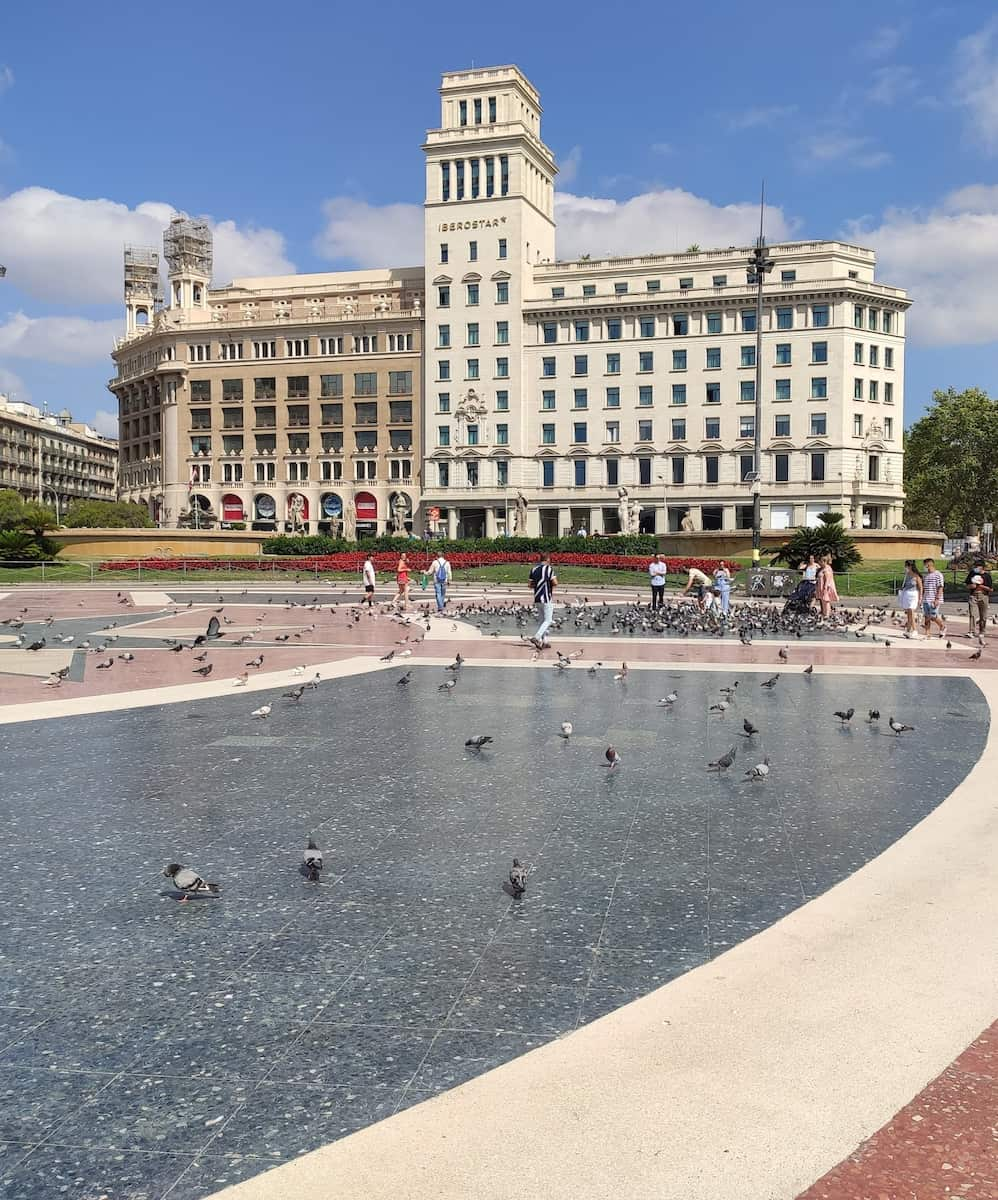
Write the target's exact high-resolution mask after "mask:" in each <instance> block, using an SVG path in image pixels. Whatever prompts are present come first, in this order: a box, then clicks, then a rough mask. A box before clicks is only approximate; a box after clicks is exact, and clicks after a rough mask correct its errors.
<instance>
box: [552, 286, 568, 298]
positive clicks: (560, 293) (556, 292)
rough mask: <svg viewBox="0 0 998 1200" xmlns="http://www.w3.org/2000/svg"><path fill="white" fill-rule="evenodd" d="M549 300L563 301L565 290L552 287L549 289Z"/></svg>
mask: <svg viewBox="0 0 998 1200" xmlns="http://www.w3.org/2000/svg"><path fill="white" fill-rule="evenodd" d="M551 299H552V300H564V299H565V289H564V288H563V287H553V288H552V289H551Z"/></svg>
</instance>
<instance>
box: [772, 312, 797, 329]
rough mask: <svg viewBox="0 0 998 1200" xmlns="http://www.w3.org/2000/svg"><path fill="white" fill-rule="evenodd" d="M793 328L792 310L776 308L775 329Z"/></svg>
mask: <svg viewBox="0 0 998 1200" xmlns="http://www.w3.org/2000/svg"><path fill="white" fill-rule="evenodd" d="M793 327H794V310H793V309H792V308H778V309H777V310H776V328H777V329H793Z"/></svg>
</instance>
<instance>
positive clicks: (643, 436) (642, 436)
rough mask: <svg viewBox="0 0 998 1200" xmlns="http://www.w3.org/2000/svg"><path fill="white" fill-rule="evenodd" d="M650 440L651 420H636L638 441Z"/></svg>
mask: <svg viewBox="0 0 998 1200" xmlns="http://www.w3.org/2000/svg"><path fill="white" fill-rule="evenodd" d="M651 440H652V422H651V421H639V422H638V441H639V442H650V441H651Z"/></svg>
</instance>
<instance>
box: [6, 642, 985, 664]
mask: <svg viewBox="0 0 998 1200" xmlns="http://www.w3.org/2000/svg"><path fill="white" fill-rule="evenodd" d="M34 648H35V647H34V646H29V647H28V649H29V650H34ZM983 653H984V647H983V646H980V647H978V649H976V650H975V651H974V653H973V654H972V655H971V656H970V660H969V661H970V662H976V661H977V660H978V659H979V658H980V657H981V655H982V654H983Z"/></svg>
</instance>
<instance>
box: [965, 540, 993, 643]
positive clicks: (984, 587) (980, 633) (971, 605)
mask: <svg viewBox="0 0 998 1200" xmlns="http://www.w3.org/2000/svg"><path fill="white" fill-rule="evenodd" d="M965 586H966V588H967V616H968V617H969V619H970V630H969V632H968V633H967V637H969V638H972V637H976V638H978V639H979V640H980V641H981V642H983V641H984V633H985V631H986V630H987V627H988V604H989V603H990V600H991V593H992V592H993V591H994V586H995V585H994V583H993V582H992V579H991V572H990V571H986V570H985V569H984V560H983V559H981V558H979V559H978V560H977V561H976V562H975V563H974V565H973V567H972V568H971V569H970V571H968V573H967V578H966V581H965Z"/></svg>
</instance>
